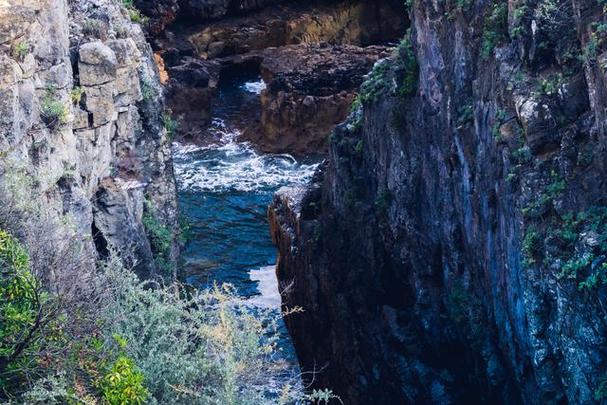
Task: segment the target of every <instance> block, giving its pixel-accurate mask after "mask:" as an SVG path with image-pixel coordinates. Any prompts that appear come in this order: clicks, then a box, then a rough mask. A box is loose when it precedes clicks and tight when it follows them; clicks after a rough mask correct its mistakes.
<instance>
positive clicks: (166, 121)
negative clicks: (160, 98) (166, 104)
mask: <svg viewBox="0 0 607 405" xmlns="http://www.w3.org/2000/svg"><path fill="white" fill-rule="evenodd" d="M162 124H163V126H164V129H165V130H166V131H167V136H168V137H169V139H172V138H173V136H174V135H175V132H177V130H178V129H179V121H177V120H176V119H174V118H173V117H172V116H171V114H170V113H164V114H162Z"/></svg>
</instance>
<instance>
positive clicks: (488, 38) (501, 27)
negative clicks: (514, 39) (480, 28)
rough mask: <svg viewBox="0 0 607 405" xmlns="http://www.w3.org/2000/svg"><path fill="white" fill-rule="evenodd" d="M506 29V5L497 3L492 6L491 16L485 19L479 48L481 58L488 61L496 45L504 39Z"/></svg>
mask: <svg viewBox="0 0 607 405" xmlns="http://www.w3.org/2000/svg"><path fill="white" fill-rule="evenodd" d="M507 29H508V4H507V3H498V4H494V5H493V9H492V11H491V14H489V15H488V16H487V18H486V19H485V29H484V32H483V43H482V46H481V57H482V58H483V59H488V58H489V57H490V56H491V55H492V54H493V50H494V49H495V47H496V46H497V44H498V43H499V42H500V41H502V40H503V39H505V37H506V33H507Z"/></svg>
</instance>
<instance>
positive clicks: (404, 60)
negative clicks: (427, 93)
mask: <svg viewBox="0 0 607 405" xmlns="http://www.w3.org/2000/svg"><path fill="white" fill-rule="evenodd" d="M396 52H397V53H396V55H397V59H396V63H397V66H398V70H397V73H398V77H397V81H398V95H399V96H400V97H403V98H407V97H410V96H412V95H414V94H415V92H416V91H417V81H418V76H419V66H418V64H417V58H416V56H415V52H414V50H413V45H412V43H411V35H410V33H407V35H405V37H404V38H403V39H402V41H401V42H400V44H399V45H398V48H397V50H396Z"/></svg>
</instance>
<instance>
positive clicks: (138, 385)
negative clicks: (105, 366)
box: [101, 354, 148, 405]
mask: <svg viewBox="0 0 607 405" xmlns="http://www.w3.org/2000/svg"><path fill="white" fill-rule="evenodd" d="M143 380H144V376H143V374H142V373H141V371H139V370H138V369H137V367H136V366H135V363H134V362H133V360H132V359H130V358H129V357H127V356H125V355H124V354H121V355H120V356H118V358H117V359H116V361H115V362H114V364H113V365H112V367H111V368H110V370H109V371H108V373H107V374H106V375H105V376H104V377H103V381H102V383H101V392H102V396H103V399H104V400H106V401H107V402H108V403H109V404H111V405H138V404H143V403H145V400H146V398H147V397H148V391H147V389H146V388H145V386H144V385H143Z"/></svg>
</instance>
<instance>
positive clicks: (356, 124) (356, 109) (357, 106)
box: [331, 95, 364, 135]
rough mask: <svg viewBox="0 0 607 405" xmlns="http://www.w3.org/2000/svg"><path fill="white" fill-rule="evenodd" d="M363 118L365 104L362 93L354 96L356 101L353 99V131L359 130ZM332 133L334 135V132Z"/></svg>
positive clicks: (351, 125) (351, 120)
mask: <svg viewBox="0 0 607 405" xmlns="http://www.w3.org/2000/svg"><path fill="white" fill-rule="evenodd" d="M363 119H364V111H363V104H362V100H361V98H360V95H358V96H356V98H354V101H352V105H351V106H350V117H349V123H350V127H351V130H353V131H356V130H358V128H360V126H361V125H362V123H363ZM331 135H333V133H332V134H331Z"/></svg>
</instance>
